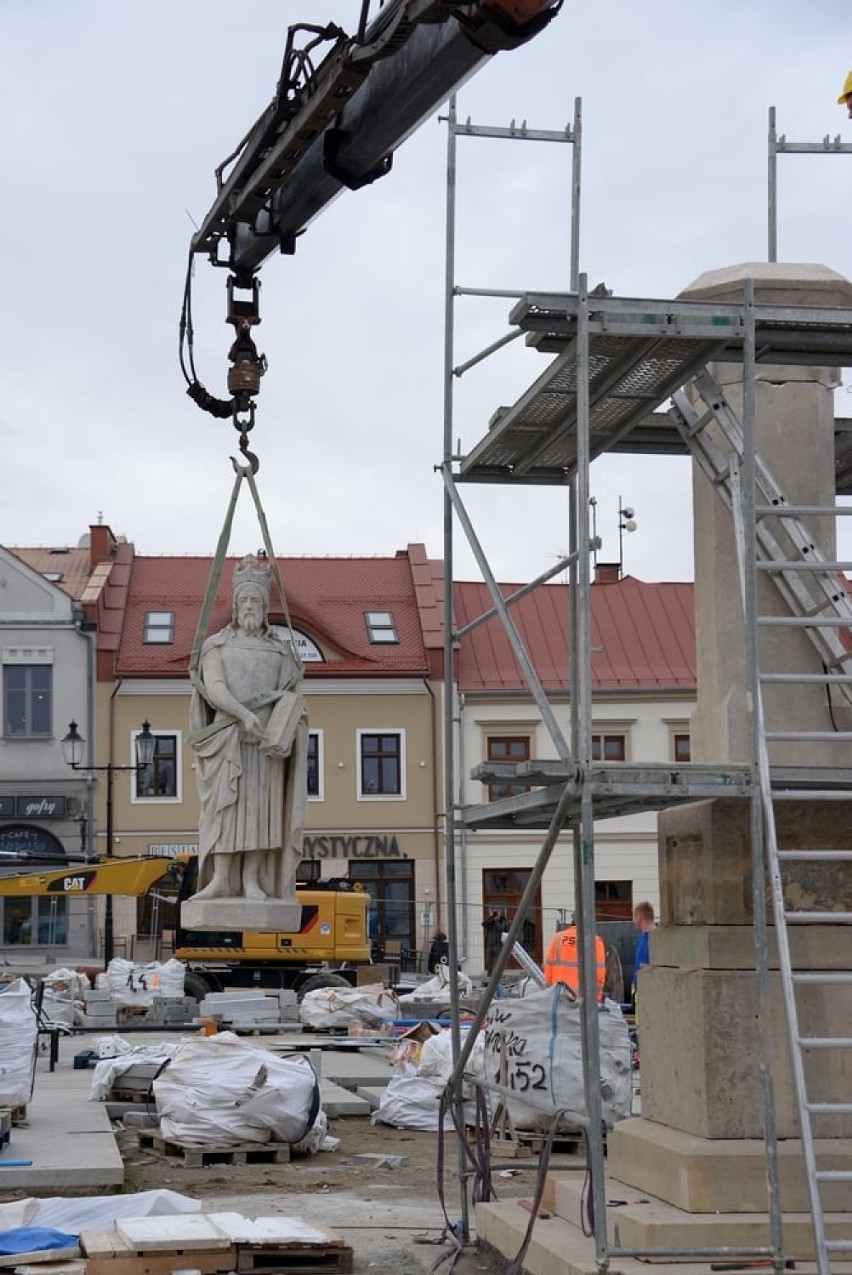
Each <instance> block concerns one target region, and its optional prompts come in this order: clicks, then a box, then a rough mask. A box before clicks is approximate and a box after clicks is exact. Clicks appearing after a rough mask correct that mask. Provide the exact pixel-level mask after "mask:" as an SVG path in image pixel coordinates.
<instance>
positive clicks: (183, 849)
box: [148, 841, 198, 859]
mask: <svg viewBox="0 0 852 1275" xmlns="http://www.w3.org/2000/svg"><path fill="white" fill-rule="evenodd" d="M148 853H149V854H155V855H162V857H163V858H164V859H176V858H177V856H178V855H179V854H197V853H198V843H197V842H192V843H191V844H190V843H186V844H185V843H184V842H183V841H166V842H162V843H160V842H151V843H149V845H148Z"/></svg>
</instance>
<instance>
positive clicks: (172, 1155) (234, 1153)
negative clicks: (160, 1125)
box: [138, 1129, 290, 1169]
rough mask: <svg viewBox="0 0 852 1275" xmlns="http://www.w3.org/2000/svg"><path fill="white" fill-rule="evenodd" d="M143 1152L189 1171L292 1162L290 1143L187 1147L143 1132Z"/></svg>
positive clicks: (141, 1131)
mask: <svg viewBox="0 0 852 1275" xmlns="http://www.w3.org/2000/svg"><path fill="white" fill-rule="evenodd" d="M138 1139H139V1150H140V1151H153V1152H154V1154H155V1155H159V1156H162V1157H163V1159H171V1160H177V1162H178V1163H179V1164H183V1165H185V1166H186V1168H188V1169H200V1168H204V1167H206V1166H207V1165H211V1164H286V1163H287V1161H288V1160H289V1159H290V1148H289V1146H288V1145H287V1143H286V1142H265V1143H263V1144H262V1145H260V1146H259V1145H258V1144H257V1143H256V1142H250V1143H247V1144H246V1145H245V1146H231V1147H216V1146H205V1147H187V1146H183V1145H182V1144H181V1143H180V1142H175V1141H174V1140H173V1139H172V1138H164V1137H162V1135H161V1134H159V1133H152V1132H150V1131H146V1130H143V1129H140V1130H139V1132H138Z"/></svg>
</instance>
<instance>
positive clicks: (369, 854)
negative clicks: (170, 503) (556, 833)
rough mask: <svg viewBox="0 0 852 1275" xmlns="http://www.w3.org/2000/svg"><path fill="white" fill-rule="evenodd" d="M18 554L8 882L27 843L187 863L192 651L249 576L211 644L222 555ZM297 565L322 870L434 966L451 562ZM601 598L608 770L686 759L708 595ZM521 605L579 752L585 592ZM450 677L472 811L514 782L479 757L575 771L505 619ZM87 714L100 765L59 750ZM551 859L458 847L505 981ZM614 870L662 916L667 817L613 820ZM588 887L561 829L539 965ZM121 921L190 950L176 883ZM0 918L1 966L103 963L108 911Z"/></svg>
mask: <svg viewBox="0 0 852 1275" xmlns="http://www.w3.org/2000/svg"><path fill="white" fill-rule="evenodd" d="M0 555H2V556H1V557H0V565H2V572H3V579H4V586H5V587H4V592H3V610H2V616H0V620H1V621H2V628H3V671H4V685H3V711H4V732H3V738H2V741H0V749H2V759H3V766H2V779H0V849H3V850H4V858H3V860H2V862H3V863H4V864H5V868H6V870H7V871H8V870H11V869H15V870H18V871H20V870H21V869H22V868H26V867H27V866H28V864H30V863H31V862H32V860H31V859H28V858H23V859H22V854H26V853H27V847H28V846H38V847H39V850H40V853H42V854H46V853H47V852H48V850H50V851H51V852H52V853H53V854H54V855H55V856H62V855H64V856H65V857H66V859H67V861H68V862H69V863H70V862H73V861H74V859H75V858H76V859H79V857H80V856H81V855H82V856H85V855H86V854H89V855H97V856H105V855H113V856H131V857H135V856H139V855H158V856H164V857H171V856H175V855H177V854H179V853H181V852H183V851H191V850H194V849H195V848H196V847H197V827H198V797H197V792H196V784H195V774H194V756H193V752H192V749H191V748H190V747H189V744H188V739H187V735H188V713H189V698H190V682H189V662H190V654H191V651H192V649H193V644H194V643H195V642H196V641H201V640H203V638H204V637H205V636H207V635H209V633H212V632H215V631H217V630H219V629H221V628H222V627H224V625H226V624H227V623H229V621H230V618H231V574H232V571H233V567H234V564H235V561H236V559H235V558H231V559H227V560H226V563H225V566H224V570H223V573H222V576H221V579H220V580H219V583H218V587H217V589H216V592H215V597H214V599H213V603H212V611H211V613H210V619H209V622H208V624H207V629H206V632H205V633H201V634H199V632H198V625H199V617H200V615H201V614H202V604H203V602H204V598H205V594H206V592H207V590H208V583H209V581H210V577H211V568H212V565H213V564H212V559H210V558H206V557H177V556H175V557H148V556H144V555H139V554H136V553H135V552H134V549H133V546H132V545H129V544H127V543H126V542H125V541H123V540H118V539H116V538H115V537H114V536H113V535H112V533H111V532H110V531H109V528H106V527H102V526H96V527H92V528H91V529H90V536H89V540H88V543H87V544H86V545H85V546H83V547H81V548H79V549H74V550H61V551H60V550H15V551H14V553H13V552H9V551H4V550H0ZM279 565H280V569H281V575H282V579H283V585H284V590H285V594H286V607H285V606H284V604H283V601H282V600H281V599H277V598H276V597H275V595H274V594H273V597H272V599H271V605H270V622H271V623H272V625H273V626H275V627H276V628H277V629H279V630H281V631H284V630H288V631H289V633H290V635H291V637H292V640H293V641H294V642H295V644H296V645H297V647H298V649H299V651H300V653H301V656H302V660H303V663H304V671H305V691H306V700H307V706H308V717H309V730H310V757H309V775H308V782H309V803H308V823H307V829H306V837H305V846H304V858H303V862H302V866H301V870H300V874H299V875H300V878H301V879H302V881H304V882H305V883H307V882H310V881H311V880H315V879H317V878H323V879H330V878H335V877H342V878H346V879H347V880H349V881H352V880H355V881H358V882H359V883H360V884H361V885H362V886H363V887H364V888H365V889H366V890H367V891H368V892H369V893H370V896H371V899H372V907H371V912H370V925H371V935H372V938H373V940H374V945H375V951H376V954H377V955H378V954H380V953H382V952H384V953H385V954H386V955H390V956H399V955H402V956H403V957H404V956H405V954H406V953H408V954H410V955H411V957H412V961H413V963H415V964H416V965H419V966H420V968H423V966H424V964H425V954H426V953H427V952H428V950H429V947H430V945H431V943H432V941H433V940H434V939H435V937H436V935H441V934H442V933H443V932H444V931H445V929H446V923H447V914H446V894H445V885H444V882H445V878H446V864H445V857H444V851H445V847H444V823H443V809H444V779H443V743H442V722H443V709H442V702H443V694H444V691H445V685H444V680H443V624H442V587H443V583H442V582H443V571H442V564H441V563H440V562H436V561H434V560H430V559H429V558H428V557H427V555H426V552H425V549H424V547H423V546H422V545H408V546H407V548H406V549H404V550H400V551H399V552H398V553H396V554H395V555H394V556H392V557H384V558H321V559H313V558H299V559H282V560H281V561H280V563H279ZM57 575H59V576H60V577H61V578H56V577H57ZM512 591H513V586H506V587H505V592H506V593H507V594H508V593H511V592H512ZM592 604H593V605H592V633H593V637H592V653H591V654H592V679H593V694H594V713H593V721H592V757H593V759H595V760H599V761H602V762H606V761H613V762H632V763H642V762H655V763H659V762H670V763H672V764H673V765H675V764H677V763H679V762H686V761H688V760H689V759H690V725H689V724H690V717H691V714H692V711H693V707H694V699H695V688H696V673H695V632H694V620H693V602H692V586H691V585H690V584H679V583H678V584H645V583H642V582H641V581H638V580H634V579H632V578H630V577H626V578H624V579H622V578H620V573H615V574H614V575H613V574H607V573H605V572H601V573H599V578H598V579H597V580H596V583H595V585H594V586H593V588H592ZM453 606H454V612H455V614H454V626H455V628H456V630H459V629H463V628H464V627H465V626H466V625H468V624H469V623H470V621H472V620H473V619H475V618H477V617H478V616H480V615H482V614H483V613H484V612H486V611H488V610H489V608H490V599H489V597H488V595H487V591H486V589H485V587H484V586H483V585H479V584H472V583H465V582H456V583H455V585H454V593H453ZM512 613H513V616H514V618H515V622H516V624H517V625H518V629H519V632H520V634H521V637H522V640H523V641H524V644H525V646H526V648H527V650H528V652H529V654H530V657H531V659H532V661H533V664H534V666H535V668H536V670H537V673H538V676H539V678H540V680H541V683H542V686H543V688H544V689H545V691H546V693H547V695H548V698H549V700H550V703H551V705H552V707H553V710H554V713H555V715H556V717H557V720H558V721H559V723H560V726H561V729H562V730H563V732H564V733H565V735H566V737H567V736H570V700H569V693H568V687H569V661H570V643H569V636H568V627H569V626H568V613H569V607H568V595H567V586H565V585H545V586H541V587H539V588H538V589H536V590H535V591H534V592H533V593H531V594H528V595H526V596H525V597H523V598H522V599H520V600H519V601H518V602H517V603H516V604H515V605H514V606H513V612H512ZM451 684H452V694H453V700H454V710H453V719H454V740H453V747H454V750H455V757H456V765H455V770H456V776H457V789H458V791H457V793H456V795H455V801H456V803H457V804H458V805H460V806H470V805H476V804H478V803H481V802H487V801H491V800H496V799H498V798H500V797H503V796H506V795H507V792H513V791H517V790H518V785H508V786H507V785H505V784H500V785H494V784H490V785H489V784H483V783H482V782H480V781H478V780H476V779H474V778H472V774H473V772H474V771H475V769H476V767H477V766H479V765H480V764H487V763H493V762H500V761H507V762H518V761H524V760H527V759H546V758H549V757H550V758H555V756H556V751H555V748H554V745H553V742H552V740H551V739H550V738H549V735H548V732H547V730H546V728H545V726H544V724H543V722H542V720H541V714H540V712H539V710H538V708H537V706H536V704H535V701H534V699H533V697H532V696H531V694H530V692H529V690H528V688H527V687H526V685H525V682H524V679H523V677H522V676H521V673H520V670H519V668H518V666H517V663H516V660H515V657H514V654H513V652H512V650H511V647H510V644H509V642H508V639H507V638H506V635H505V633H504V632H503V630H502V626H501V625H500V623H499V622H498V621H497V620H496V619H492V620H489V621H488V622H487V623H485V624H482V625H480V626H478V627H476V628H474V629H472V630H471V631H470V632H467V633H466V635H465V636H464V637H463V638H461V640H460V641H459V642H458V643H457V644H456V649H455V666H454V669H453V677H452V679H451ZM45 695H47V696H48V699H49V702H48V700H46V699H45ZM72 720H74V721H77V722H79V723H80V727H81V729H82V733H83V734H84V736H85V738H86V741H87V744H86V747H87V753H86V759H87V762H88V766H84V767H81V768H80V770H78V771H71V770H70V769H69V768H68V766H67V765H66V764H65V762H64V759H63V757H62V750H61V739H62V737H63V735H64V734H65V733H66V731H67V729H68V726H69V724H70V722H71V721H72ZM146 722H147V723H148V724H149V729H150V731H151V732H152V733H153V735H154V738H155V747H154V757H153V760H152V762H151V764H150V765H146V766H144V767H142V768H139V767H137V766H136V751H135V744H136V739H137V737H138V735H139V733H140V732H141V731H142V729H143V727H144V724H145V723H146ZM540 846H541V834H540V833H537V832H536V831H535V830H533V829H529V828H524V827H523V825H522V824H520V823H519V824H518V826H517V827H513V828H510V829H502V828H501V829H487V828H481V829H479V830H477V831H470V832H467V833H466V832H465V831H464V829H462V830H461V831H460V832H458V833H457V843H456V845H455V848H454V857H455V865H454V878H455V881H456V894H457V902H458V916H457V921H458V934H459V942H460V953H461V956H462V958H463V959H464V960H465V962H466V964H465V968H466V969H467V970H468V971H469V972H470V973H473V974H476V973H480V972H482V971H483V970H485V969H487V968H488V967H489V966H490V964H491V961H492V959H493V956H494V954H495V951H496V947H495V944H499V941H500V938H499V936H500V933H501V932H502V930H503V928H504V927H505V924H506V922H507V921H511V919H512V916H513V914H514V909H515V908H516V907H517V903H518V901H519V899H520V896H521V894H522V892H523V890H524V888H525V885H526V882H527V881H528V880H529V876H530V873H531V871H532V868H533V866H534V864H535V861H536V858H537V856H538V853H539V850H540ZM10 855H11V857H10ZM60 861H61V860H60ZM595 865H596V869H595V874H596V894H597V901H598V902H597V915H598V919H599V920H616V921H617V920H622V921H625V922H628V923H629V920H630V917H631V914H632V908H633V905H634V904H635V903H636V902H637V901H639V900H641V899H649V900H650V901H651V902H652V903H653V904H654V906H655V907H657V905H658V901H659V900H658V895H659V886H658V869H657V833H656V816H655V814H654V813H653V812H644V813H641V814H635V815H631V816H627V817H622V818H613V819H608V820H604V821H600V822H598V824H597V825H596V828H595ZM573 880H574V872H573V848H572V839H571V836H570V834H565V835H563V836H562V837H560V840H559V842H558V844H557V846H556V849H555V851H554V853H553V855H552V857H551V860H550V863H549V866H548V868H547V871H546V873H545V875H544V878H543V881H542V884H541V887H540V891H539V897H538V898H537V900H536V905H535V908H534V910H533V913H532V915H531V917H530V919H529V921H528V924H527V928H526V931H525V933H524V936H523V938H524V944H525V946H526V947H527V948H528V950H529V951H530V953H531V954H532V955H533V956H534V957H535V958H536V959H537V960H538V961H541V959H542V958H543V955H544V953H545V951H546V948H547V945H548V942H549V939H550V936H551V935H552V933H553V932H554V930H555V929H556V928H557V926H558V925H559V924H561V923H563V922H565V921H566V920H568V919H569V918H570V916H571V913H572V912H573V909H574V894H573ZM172 895H173V891H172ZM112 910H113V917H112V927H111V928H112V931H113V934H114V952H115V954H116V955H120V956H121V955H126V956H128V957H133V958H134V959H149V958H150V957H151V956H152V955H155V954H161V953H162V952H163V951H164V950H165V951H167V950H168V937H169V933H170V930H171V928H172V927H173V924H174V907H173V903H172V902H171V901H170V893H169V888H168V887H167V886H166V885H165V883H164V886H163V888H162V889H156V890H154V891H152V892H151V893H150V894H149V895H148V896H146V897H145V898H142V899H136V898H123V897H115V898H114V900H113V904H112ZM60 912H61V913H62V915H61V916H60V915H59V913H60ZM0 925H2V931H1V932H2V948H3V950H4V951H13V950H15V949H18V948H20V947H22V946H38V947H45V948H47V949H49V950H50V951H51V953H52V954H53V955H54V956H55V958H56V959H57V960H59V961H63V960H65V959H68V960H79V959H81V958H82V957H85V956H97V955H99V954H101V953H102V950H103V938H104V901H103V899H78V900H75V899H68V900H62V899H60V900H58V901H55V902H54V901H52V900H47V901H46V900H45V899H40V900H39V899H37V898H33V899H28V900H23V899H20V898H18V899H14V900H11V899H9V898H7V899H5V901H4V900H0Z"/></svg>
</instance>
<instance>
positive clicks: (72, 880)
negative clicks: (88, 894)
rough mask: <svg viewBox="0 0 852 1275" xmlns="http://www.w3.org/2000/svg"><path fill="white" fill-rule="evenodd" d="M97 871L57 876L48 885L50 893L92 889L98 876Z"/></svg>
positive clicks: (72, 892)
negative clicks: (71, 875)
mask: <svg viewBox="0 0 852 1275" xmlns="http://www.w3.org/2000/svg"><path fill="white" fill-rule="evenodd" d="M97 875H98V874H97V872H92V871H90V872H79V873H77V874H76V875H75V876H73V877H70V876H69V877H57V878H56V879H55V880H54V881H51V882H50V884H49V885H48V887H47V893H48V894H83V893H85V891H86V890H90V889H91V887H92V886H93V885H94V883H95V880H96V878H97Z"/></svg>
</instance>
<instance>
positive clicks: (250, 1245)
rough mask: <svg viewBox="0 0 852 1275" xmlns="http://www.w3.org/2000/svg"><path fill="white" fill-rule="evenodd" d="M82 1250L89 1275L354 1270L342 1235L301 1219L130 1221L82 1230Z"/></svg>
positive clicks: (217, 1216)
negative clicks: (107, 1228) (192, 1271)
mask: <svg viewBox="0 0 852 1275" xmlns="http://www.w3.org/2000/svg"><path fill="white" fill-rule="evenodd" d="M80 1247H81V1249H82V1250H83V1252H84V1253H85V1255H86V1257H87V1259H88V1266H87V1271H88V1275H139V1272H140V1271H144V1272H145V1275H171V1272H172V1271H174V1270H177V1269H192V1270H194V1271H200V1272H201V1275H225V1272H228V1271H237V1272H244V1273H246V1275H251V1273H252V1272H255V1271H257V1272H261V1271H262V1272H289V1273H290V1275H299V1272H302V1271H305V1270H310V1271H312V1272H313V1271H320V1272H325V1271H328V1272H340V1275H346V1273H347V1272H349V1271H351V1270H352V1267H353V1251H352V1249H351V1247H350V1246H349V1245H348V1244H346V1243H345V1242H344V1241H343V1239H342V1238H341V1237H340V1236H339V1235H336V1234H335V1233H334V1232H333V1231H329V1230H328V1229H327V1228H326V1227H324V1226H322V1225H321V1224H320V1223H318V1222H307V1221H305V1220H303V1219H302V1218H297V1217H260V1218H255V1219H250V1218H245V1217H242V1216H241V1215H240V1214H238V1213H210V1214H204V1213H199V1214H196V1215H187V1216H184V1217H181V1218H173V1219H165V1220H164V1221H163V1220H161V1221H159V1222H157V1223H153V1222H151V1221H150V1220H149V1219H147V1218H136V1219H133V1218H129V1219H124V1220H120V1221H118V1222H117V1223H116V1224H115V1225H114V1226H113V1227H112V1228H111V1229H109V1230H103V1229H102V1230H86V1231H83V1232H82V1233H81V1235H80Z"/></svg>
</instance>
